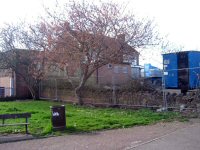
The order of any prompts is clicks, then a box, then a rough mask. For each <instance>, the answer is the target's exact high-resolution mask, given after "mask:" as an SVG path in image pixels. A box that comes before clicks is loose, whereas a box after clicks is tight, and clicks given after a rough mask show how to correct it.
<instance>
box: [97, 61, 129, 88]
mask: <svg viewBox="0 0 200 150" xmlns="http://www.w3.org/2000/svg"><path fill="white" fill-rule="evenodd" d="M97 74H98V79H97V80H98V81H97V83H98V84H100V85H101V84H103V85H119V84H123V83H126V82H128V81H129V80H130V79H131V66H130V65H129V64H108V65H105V66H103V67H101V68H99V69H98V73H97V72H96V75H97Z"/></svg>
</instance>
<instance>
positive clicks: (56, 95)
mask: <svg viewBox="0 0 200 150" xmlns="http://www.w3.org/2000/svg"><path fill="white" fill-rule="evenodd" d="M55 88H56V89H55V91H56V93H55V97H56V100H58V89H57V79H55Z"/></svg>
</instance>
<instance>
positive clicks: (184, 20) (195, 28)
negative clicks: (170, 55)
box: [0, 0, 200, 66]
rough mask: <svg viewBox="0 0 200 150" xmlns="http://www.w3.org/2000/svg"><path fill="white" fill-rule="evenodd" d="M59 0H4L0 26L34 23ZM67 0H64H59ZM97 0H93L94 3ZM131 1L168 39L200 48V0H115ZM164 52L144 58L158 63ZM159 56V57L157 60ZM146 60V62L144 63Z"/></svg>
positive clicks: (132, 7) (137, 13) (185, 46)
mask: <svg viewBox="0 0 200 150" xmlns="http://www.w3.org/2000/svg"><path fill="white" fill-rule="evenodd" d="M54 1H55V0H0V26H2V25H3V24H4V23H6V22H7V23H11V22H12V23H15V22H17V21H18V20H26V21H28V22H33V21H36V20H37V16H39V15H43V14H44V10H43V5H44V6H46V7H48V6H52V5H53V4H54ZM59 1H64V0H59ZM66 1H68V0H66ZM92 1H93V0H91V2H92ZM113 1H114V2H115V1H116V2H121V3H128V2H129V4H128V7H129V9H132V10H133V11H134V12H135V13H136V15H138V16H141V17H149V18H154V20H155V22H156V23H157V25H158V28H159V30H160V33H161V34H163V35H166V34H167V35H168V39H169V40H170V41H172V42H174V43H175V44H177V45H183V46H184V48H185V49H186V50H195V49H200V38H199V37H200V36H199V35H200V1H199V0H113ZM159 54H160V51H155V53H153V54H152V55H155V57H153V59H152V56H151V55H144V54H143V55H142V57H141V60H142V59H144V58H145V62H151V63H152V64H154V65H157V66H158V65H159V63H162V61H161V57H160V58H159V57H156V56H157V55H159ZM154 59H155V60H154ZM142 63H143V62H142Z"/></svg>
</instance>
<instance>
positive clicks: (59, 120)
mask: <svg viewBox="0 0 200 150" xmlns="http://www.w3.org/2000/svg"><path fill="white" fill-rule="evenodd" d="M50 108H51V114H52V116H51V120H52V126H53V130H64V129H65V128H66V117H65V106H64V105H61V106H51V107H50Z"/></svg>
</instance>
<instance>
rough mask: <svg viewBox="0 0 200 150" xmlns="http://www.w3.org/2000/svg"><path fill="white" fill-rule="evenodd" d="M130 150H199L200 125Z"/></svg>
mask: <svg viewBox="0 0 200 150" xmlns="http://www.w3.org/2000/svg"><path fill="white" fill-rule="evenodd" d="M131 149H132V150H200V124H195V125H193V126H190V127H187V128H184V129H181V130H178V131H175V132H173V133H171V134H167V135H165V136H162V137H160V138H158V139H155V140H152V141H149V142H147V143H143V144H140V145H138V146H136V147H135V148H131Z"/></svg>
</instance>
